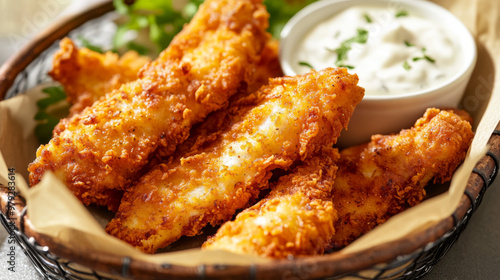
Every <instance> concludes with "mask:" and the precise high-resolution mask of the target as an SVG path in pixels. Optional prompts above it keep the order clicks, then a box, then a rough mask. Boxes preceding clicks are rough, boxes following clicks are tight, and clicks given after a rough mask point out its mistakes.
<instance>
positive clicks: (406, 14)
mask: <svg viewBox="0 0 500 280" xmlns="http://www.w3.org/2000/svg"><path fill="white" fill-rule="evenodd" d="M406 16H408V12H407V11H405V10H399V11H397V12H396V17H397V18H398V17H406Z"/></svg>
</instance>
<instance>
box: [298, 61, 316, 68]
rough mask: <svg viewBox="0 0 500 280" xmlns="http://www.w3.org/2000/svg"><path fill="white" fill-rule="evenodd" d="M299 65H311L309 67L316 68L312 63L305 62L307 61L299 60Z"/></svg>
mask: <svg viewBox="0 0 500 280" xmlns="http://www.w3.org/2000/svg"><path fill="white" fill-rule="evenodd" d="M299 65H300V66H305V67H309V68H311V69H314V67H313V66H312V65H311V64H310V63H308V62H305V61H299Z"/></svg>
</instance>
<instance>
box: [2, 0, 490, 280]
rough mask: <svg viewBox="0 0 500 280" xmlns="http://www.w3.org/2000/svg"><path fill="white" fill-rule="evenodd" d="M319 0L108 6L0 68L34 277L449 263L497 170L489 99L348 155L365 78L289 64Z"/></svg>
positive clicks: (270, 273)
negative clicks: (296, 69)
mask: <svg viewBox="0 0 500 280" xmlns="http://www.w3.org/2000/svg"><path fill="white" fill-rule="evenodd" d="M201 2H203V3H201ZM458 2H459V4H456V5H455V6H450V7H447V8H450V9H456V10H457V9H461V8H463V7H465V6H467V5H468V3H466V1H458ZM308 3H309V1H307V3H299V4H294V3H288V2H287V1H264V3H261V1H258V0H237V1H235V0H206V1H188V2H187V3H183V4H182V5H181V4H179V3H177V2H176V1H174V4H175V5H173V4H172V3H171V2H170V1H141V0H138V1H125V2H122V1H113V3H111V2H106V3H104V4H100V5H98V6H94V7H92V8H91V9H89V10H87V11H85V12H83V13H81V14H79V15H77V16H75V17H72V18H70V19H66V20H64V21H63V22H59V23H57V24H56V25H54V26H53V27H52V28H50V29H48V30H46V31H45V32H44V33H42V34H41V36H39V37H37V38H36V39H35V40H33V41H32V42H30V43H29V44H28V45H27V46H26V47H25V48H24V49H23V50H22V51H21V52H19V53H18V54H17V55H16V56H14V57H13V58H12V59H11V60H9V61H8V62H7V63H6V64H4V65H3V66H2V68H1V69H0V93H1V96H2V98H3V101H2V102H0V105H1V106H0V114H1V115H2V118H1V120H2V121H1V123H0V133H2V141H0V151H1V156H2V161H0V166H4V168H3V169H4V170H1V173H0V174H1V175H0V178H1V180H2V181H0V183H1V185H0V187H1V188H0V192H1V201H0V206H1V209H2V215H1V220H2V224H3V225H4V226H5V227H6V229H7V230H8V231H9V232H10V233H11V234H12V235H15V236H16V239H17V241H18V242H19V244H21V246H22V248H23V250H24V251H25V253H26V254H27V255H28V257H29V258H30V259H31V260H32V262H33V264H34V265H35V267H36V268H37V270H38V271H39V272H40V273H41V274H42V275H44V276H45V277H47V278H49V279H60V277H64V278H65V279H66V278H67V279H122V278H127V279H128V278H133V279H160V278H170V277H172V278H183V279H184V278H185V279H200V278H201V279H226V278H228V279H229V278H236V277H238V278H242V279H247V278H249V279H277V278H283V279H291V278H294V279H297V278H300V279H311V278H323V277H333V278H335V279H337V278H339V279H340V278H344V277H346V278H349V277H352V278H354V279H414V278H416V277H419V276H422V275H424V274H425V273H427V272H428V271H429V270H430V269H431V268H432V267H433V266H434V265H435V263H436V262H437V261H438V260H439V259H440V258H442V256H443V255H444V254H445V253H446V252H447V250H448V248H449V247H450V246H451V245H452V244H453V242H454V241H455V240H456V238H457V237H458V236H459V235H460V233H461V231H462V230H463V229H464V227H465V225H466V224H467V222H468V220H469V218H470V216H471V215H472V214H473V212H474V210H475V209H476V208H477V206H478V205H479V203H480V201H481V197H482V196H483V194H484V191H485V190H486V189H487V187H488V186H489V185H490V184H491V182H492V181H493V179H494V176H495V175H496V172H497V168H498V156H499V154H500V139H499V138H500V136H498V130H496V127H497V124H498V121H499V117H498V114H497V113H495V112H494V107H495V106H494V105H492V103H495V102H496V103H498V100H499V99H498V98H496V100H495V98H494V97H493V96H494V95H495V94H497V95H498V88H494V87H493V86H492V87H491V89H492V90H491V92H489V96H491V97H490V98H487V99H484V98H482V99H479V100H480V101H481V102H480V103H481V104H482V105H481V106H478V107H472V106H467V104H468V103H466V102H465V101H464V102H463V103H461V105H460V106H458V107H459V108H457V107H454V108H451V105H450V106H447V107H442V108H437V107H430V108H428V109H426V110H424V111H422V113H421V115H420V116H419V117H418V118H415V119H412V120H410V121H411V123H412V125H410V126H408V127H407V128H405V129H402V130H400V131H395V132H394V133H391V134H385V135H381V134H377V135H374V136H373V137H372V138H371V140H368V141H367V142H366V143H364V144H361V145H355V146H350V147H346V148H342V149H340V148H339V147H338V146H337V144H336V143H337V139H338V138H339V137H340V136H341V134H342V133H344V132H345V128H348V125H349V121H350V118H351V116H352V114H353V112H355V111H356V107H357V106H358V104H359V103H360V102H362V100H363V98H364V95H365V89H364V88H363V81H362V80H360V79H359V77H358V75H356V73H355V71H353V69H347V68H346V67H331V68H330V67H329V68H325V69H321V70H311V71H309V72H307V73H305V74H300V75H294V76H284V75H283V73H282V70H281V67H280V63H279V57H278V56H279V54H278V53H279V51H278V49H279V44H280V42H279V41H278V40H277V39H276V38H277V34H279V30H280V28H281V27H282V26H283V24H284V23H285V22H286V21H287V20H288V19H289V18H290V17H291V16H292V15H293V14H294V13H295V12H297V11H298V10H300V9H301V8H302V7H304V6H305V5H306V4H308ZM484 18H485V20H487V17H484ZM476 32H486V33H487V31H484V30H479V31H476ZM473 33H474V32H473ZM273 35H274V36H273ZM479 35H480V34H479V33H476V34H474V36H476V37H477V38H479V37H480V36H479ZM482 35H484V36H482V37H480V38H483V39H484V38H487V36H488V34H482ZM478 42H479V43H480V44H481V45H482V46H483V47H482V48H481V51H482V52H486V53H494V51H493V50H494V46H495V44H493V43H491V42H490V41H488V40H486V39H485V40H484V41H480V40H479V41H478ZM490 43H491V44H490ZM496 46H497V47H498V45H496ZM497 53H498V52H497ZM479 57H480V58H481V57H482V54H481V53H479ZM480 62H481V63H483V64H482V65H485V63H486V64H487V62H484V61H480ZM487 66H488V67H490V69H492V67H494V65H487ZM485 67H486V66H485ZM478 71H479V72H478ZM478 71H476V72H474V74H473V77H474V75H481V74H482V73H481V72H480V71H482V70H478ZM474 83H477V81H475V80H474V79H471V82H470V84H469V86H468V87H467V90H466V93H465V96H464V99H463V100H466V101H468V102H469V103H470V102H471V100H474V99H473V98H474V97H475V95H474V94H477V91H474V88H477V85H476V84H474ZM492 83H493V82H492ZM476 97H477V95H476ZM480 97H484V96H483V95H481V96H480ZM497 107H498V104H497ZM3 139H6V140H5V141H4V140H3Z"/></svg>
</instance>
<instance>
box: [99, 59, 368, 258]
mask: <svg viewBox="0 0 500 280" xmlns="http://www.w3.org/2000/svg"><path fill="white" fill-rule="evenodd" d="M357 82H358V78H357V76H356V75H349V74H348V73H347V71H346V70H345V69H326V70H323V71H320V72H311V73H309V74H306V75H302V76H297V77H283V78H276V79H271V81H270V84H269V85H268V86H264V87H263V88H261V89H260V90H259V91H258V92H257V93H256V94H255V96H256V101H257V103H256V104H257V105H256V106H252V105H248V106H241V107H240V108H239V109H238V110H235V112H238V114H236V115H234V116H232V117H231V123H230V124H229V125H228V128H229V129H228V130H227V131H225V132H223V133H220V135H218V136H217V139H215V140H212V142H211V143H209V144H208V145H206V146H205V145H202V144H199V145H195V146H194V147H195V149H196V151H195V152H194V153H193V154H192V155H191V156H188V157H183V158H180V159H178V160H174V161H172V162H170V163H167V164H161V165H159V166H158V167H156V168H154V169H153V170H151V171H150V172H149V173H148V174H146V175H145V176H144V177H143V178H141V179H140V180H139V182H138V184H136V185H135V186H133V187H132V188H130V189H129V190H127V191H126V192H125V194H124V196H123V199H122V202H121V204H120V208H119V210H118V212H117V214H116V217H115V218H114V219H113V220H112V221H111V222H110V223H109V224H108V225H107V227H106V231H107V232H108V233H110V234H112V235H114V236H116V237H118V238H120V239H122V240H124V241H126V242H128V243H130V244H132V245H133V246H135V247H137V248H139V249H140V250H142V251H144V252H148V253H154V252H156V250H158V249H159V248H163V247H165V246H167V245H169V244H170V243H172V242H174V241H176V240H177V239H179V238H180V237H181V236H183V235H188V236H193V235H196V234H199V233H200V232H201V230H202V228H203V227H204V226H206V225H208V224H212V225H218V224H221V223H222V222H225V221H227V220H229V219H230V218H231V217H232V216H233V215H234V213H235V212H236V210H237V209H241V208H242V207H244V206H246V205H248V203H249V201H250V200H252V199H255V198H256V197H257V196H258V194H259V192H260V190H261V189H263V188H266V187H267V186H268V180H269V178H270V176H271V171H272V170H273V169H277V168H281V169H287V168H289V167H290V166H291V165H292V164H293V163H295V162H297V161H298V160H299V159H305V158H307V157H308V156H309V155H311V154H314V153H316V152H318V150H319V149H320V148H321V147H323V146H325V145H332V144H334V143H335V142H336V140H337V137H338V136H339V134H340V131H341V130H342V128H343V127H345V126H346V125H347V123H348V121H349V118H350V116H351V115H352V112H353V110H354V108H355V106H356V105H357V104H358V103H359V101H361V99H362V97H363V94H364V90H363V89H362V88H360V87H358V86H357ZM245 100H246V101H248V100H250V98H248V97H247V98H245ZM248 103H251V102H248Z"/></svg>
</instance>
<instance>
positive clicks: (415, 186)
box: [331, 108, 473, 250]
mask: <svg viewBox="0 0 500 280" xmlns="http://www.w3.org/2000/svg"><path fill="white" fill-rule="evenodd" d="M456 112H457V113H454V112H453V111H446V110H439V109H434V108H432V109H428V110H427V111H426V112H425V114H424V116H423V117H422V118H420V119H419V120H417V122H416V123H415V125H414V127H413V128H411V129H407V130H402V131H401V132H400V133H399V134H397V135H387V136H382V135H375V136H372V139H371V142H370V143H367V144H364V145H360V146H356V147H351V148H347V149H345V150H343V151H341V153H340V156H341V157H340V160H339V162H338V166H339V170H338V172H337V178H336V179H335V183H334V186H333V204H334V205H335V209H336V210H337V212H338V220H337V222H336V223H335V235H334V237H333V239H332V244H331V245H332V248H333V249H334V250H338V249H341V248H343V247H345V246H347V245H348V244H350V243H351V242H352V241H354V240H355V239H356V238H358V237H360V236H361V235H363V234H365V233H366V232H368V231H369V230H371V229H373V228H374V227H375V226H377V225H379V224H381V223H383V222H385V221H386V220H387V219H389V218H390V217H391V216H393V215H395V214H398V213H400V212H401V211H403V210H405V209H407V208H409V207H411V206H414V205H416V204H418V203H420V202H421V201H422V200H423V198H424V196H425V194H426V192H425V189H424V187H425V186H426V185H427V184H428V183H429V182H430V181H431V180H433V181H434V182H435V183H443V182H446V181H448V180H450V179H451V176H452V174H453V172H454V171H455V169H456V168H457V167H458V166H459V165H460V164H461V163H462V161H463V160H464V158H465V155H466V153H467V150H468V148H469V146H470V143H471V141H472V137H473V132H472V129H471V125H470V123H469V122H468V121H467V120H464V118H463V117H466V119H468V118H469V117H467V116H466V115H467V113H466V112H465V111H458V110H457V111H456Z"/></svg>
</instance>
